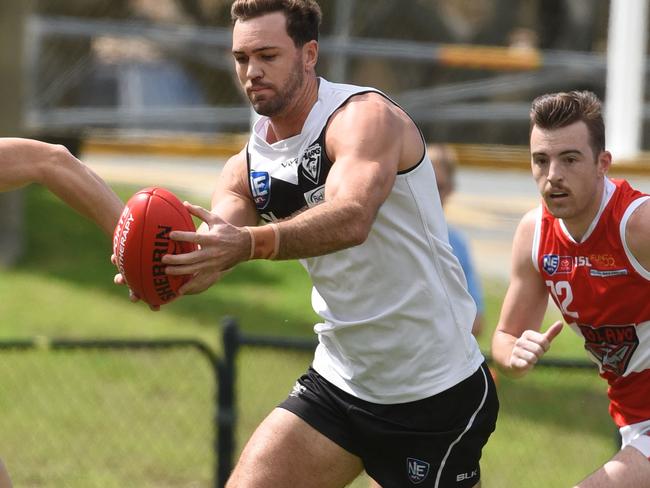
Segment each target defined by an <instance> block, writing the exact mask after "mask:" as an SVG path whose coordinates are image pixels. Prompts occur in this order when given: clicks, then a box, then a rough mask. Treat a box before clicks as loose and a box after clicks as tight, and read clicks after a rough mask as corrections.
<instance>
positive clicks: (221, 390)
mask: <svg viewBox="0 0 650 488" xmlns="http://www.w3.org/2000/svg"><path fill="white" fill-rule="evenodd" d="M221 337H222V341H223V356H224V357H223V361H222V363H221V368H219V386H218V400H217V402H218V412H217V459H218V465H217V476H216V481H217V487H216V488H223V487H224V486H226V481H228V476H230V471H231V470H232V456H233V451H234V448H235V441H234V432H235V421H236V411H235V360H236V359H237V350H238V349H239V326H238V325H237V320H236V319H234V318H232V317H228V318H226V319H224V321H223V328H222V336H221Z"/></svg>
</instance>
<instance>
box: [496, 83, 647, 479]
mask: <svg viewBox="0 0 650 488" xmlns="http://www.w3.org/2000/svg"><path fill="white" fill-rule="evenodd" d="M530 124H531V125H530V127H531V129H530V152H531V167H532V173H533V178H534V179H535V181H536V183H537V186H538V189H539V191H540V193H541V195H542V200H543V201H542V204H541V205H540V207H538V208H537V209H534V210H531V211H530V212H528V213H527V214H526V215H525V216H524V217H523V218H522V220H521V222H520V224H519V226H518V228H517V231H516V233H515V239H514V242H513V256H512V260H513V261H512V272H511V274H512V275H511V280H510V286H509V288H508V291H507V293H506V296H505V300H504V303H503V307H502V310H501V317H500V319H499V324H498V326H497V329H496V331H495V333H494V336H493V339H492V354H493V357H494V359H495V361H496V362H497V365H498V366H499V367H500V369H502V370H503V372H504V373H506V374H509V375H511V376H514V377H520V376H523V375H524V374H525V373H526V372H528V371H529V370H530V369H531V368H532V367H533V366H534V365H535V363H536V362H537V361H538V360H539V358H541V357H542V356H543V355H544V353H546V352H547V351H548V350H549V348H550V346H551V342H552V340H553V339H554V338H555V337H556V336H557V335H558V334H559V333H560V331H561V330H562V327H563V324H562V322H559V321H558V322H556V323H554V324H553V325H551V327H550V328H549V329H548V330H546V331H545V332H543V333H542V332H540V329H541V325H542V321H543V318H544V313H545V310H546V306H547V302H548V296H549V295H550V296H551V297H552V298H553V300H554V302H555V303H556V305H557V306H558V308H559V309H560V311H561V312H562V316H563V318H564V321H565V322H566V323H567V324H568V325H569V327H571V328H572V329H573V330H574V331H575V332H576V333H578V334H579V335H580V336H582V337H583V338H584V341H585V348H586V350H587V351H588V353H589V355H590V357H591V359H592V360H593V361H594V362H595V363H596V364H597V365H598V367H599V371H600V376H601V377H603V378H604V379H605V380H607V381H608V383H609V389H608V395H609V398H610V408H609V410H610V414H611V416H612V418H613V420H614V422H615V423H616V425H617V426H618V427H619V429H620V433H621V437H622V440H623V444H622V446H621V450H620V451H619V452H618V453H617V454H616V455H615V456H614V457H613V458H612V459H611V460H610V461H608V462H606V463H605V464H604V465H603V466H602V467H601V468H600V469H598V470H597V471H596V472H595V473H593V474H591V475H590V476H588V477H587V478H586V479H585V480H583V481H582V482H580V483H578V484H577V485H576V486H577V487H579V488H598V487H610V488H611V487H615V488H644V487H645V488H647V487H650V301H649V300H648V299H647V297H648V296H650V241H649V240H648V236H649V235H650V203H648V200H650V197H649V196H647V195H644V194H643V193H641V192H639V191H637V190H634V189H633V188H632V187H631V186H630V185H629V184H628V183H627V182H626V181H624V180H612V179H610V178H608V177H607V171H608V170H609V168H610V166H611V163H612V156H611V154H610V153H609V152H608V151H607V150H606V149H605V127H604V121H603V116H602V108H601V102H600V100H598V98H597V97H596V96H595V95H594V94H593V93H591V92H586V91H583V92H577V91H573V92H569V93H555V94H548V95H543V96H541V97H538V98H536V99H535V100H534V101H533V104H532V107H531V111H530Z"/></svg>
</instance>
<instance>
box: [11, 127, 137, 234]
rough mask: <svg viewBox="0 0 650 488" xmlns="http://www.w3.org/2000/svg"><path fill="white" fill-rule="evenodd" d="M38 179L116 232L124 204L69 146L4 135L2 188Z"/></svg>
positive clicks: (99, 223) (107, 228)
mask: <svg viewBox="0 0 650 488" xmlns="http://www.w3.org/2000/svg"><path fill="white" fill-rule="evenodd" d="M31 183H38V184H41V185H43V186H45V187H46V188H48V189H49V190H50V191H51V192H52V193H54V194H55V195H57V196H58V197H59V198H61V199H62V200H63V201H64V202H66V203H67V204H68V205H70V206H71V207H72V208H73V209H75V210H76V211H77V212H79V213H81V214H82V215H84V216H86V217H87V218H89V219H91V220H93V221H94V222H96V223H97V225H99V227H100V228H101V229H102V230H103V231H104V232H105V233H106V234H108V235H112V234H113V229H114V228H115V224H116V223H117V220H118V219H119V216H120V213H121V212H122V208H123V206H124V204H123V203H122V201H121V200H120V199H119V197H118V196H117V195H116V194H115V192H113V190H111V189H110V187H109V186H108V185H107V184H106V183H105V182H104V181H103V180H102V179H101V178H99V176H97V175H96V174H95V173H94V172H93V171H92V170H91V169H90V168H88V167H87V166H85V165H84V164H83V163H82V162H81V161H79V160H78V159H77V158H75V157H74V156H73V155H72V154H71V153H70V152H69V151H68V150H67V149H66V148H65V147H63V146H59V145H54V144H47V143H44V142H40V141H35V140H31V139H19V138H0V191H7V190H13V189H16V188H21V187H23V186H25V185H28V184H31Z"/></svg>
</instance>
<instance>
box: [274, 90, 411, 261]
mask: <svg viewBox="0 0 650 488" xmlns="http://www.w3.org/2000/svg"><path fill="white" fill-rule="evenodd" d="M404 124H405V122H404V120H403V119H402V118H400V117H399V115H398V114H397V113H396V111H395V109H394V108H393V107H392V106H390V105H389V102H387V101H386V100H385V99H383V98H382V97H380V96H379V95H376V94H372V95H362V96H361V97H355V99H353V100H351V101H350V102H349V103H348V104H347V105H346V106H345V107H344V108H342V109H341V110H339V112H337V113H336V114H335V116H334V117H333V118H332V121H331V122H330V125H329V127H328V130H327V135H326V147H327V150H328V155H329V156H330V158H331V159H332V161H334V164H333V165H332V168H331V169H330V173H329V175H328V177H327V181H326V183H325V201H324V202H323V203H321V204H320V205H318V206H316V207H313V208H310V209H309V210H306V211H305V212H302V213H300V214H298V215H296V216H295V217H293V218H291V219H288V220H285V221H282V222H280V224H279V232H280V236H281V239H280V248H279V252H278V256H277V257H278V258H280V259H294V258H304V257H311V256H319V255H323V254H327V253H330V252H334V251H338V250H340V249H345V248H348V247H352V246H355V245H358V244H361V243H363V242H364V241H365V240H366V238H367V237H368V233H369V232H370V228H371V226H372V223H373V221H374V218H375V216H376V214H377V211H378V209H379V207H380V206H381V204H382V203H383V202H384V200H386V198H387V196H388V194H389V193H390V191H391V189H392V187H393V183H394V182H395V176H396V174H397V171H398V165H399V163H400V158H401V157H402V152H403V150H402V146H401V144H402V143H401V140H402V138H401V137H397V136H396V134H401V133H403V131H404Z"/></svg>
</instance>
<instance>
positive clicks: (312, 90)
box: [266, 76, 318, 144]
mask: <svg viewBox="0 0 650 488" xmlns="http://www.w3.org/2000/svg"><path fill="white" fill-rule="evenodd" d="M317 100H318V79H317V78H316V77H315V76H310V77H309V78H308V79H307V80H306V81H305V84H304V85H303V87H302V89H301V90H300V91H299V92H298V93H296V95H295V96H294V98H293V101H292V103H291V106H290V107H289V108H288V109H287V110H286V111H285V112H284V113H282V114H279V115H274V116H272V117H271V118H270V121H269V128H268V133H267V135H266V140H267V142H268V143H269V144H273V143H274V142H278V141H282V140H284V139H288V138H290V137H293V136H295V135H298V134H300V133H301V132H302V128H303V126H304V125H305V120H307V117H308V116H309V113H310V112H311V109H312V108H313V106H314V104H315V103H316V101H317Z"/></svg>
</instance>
